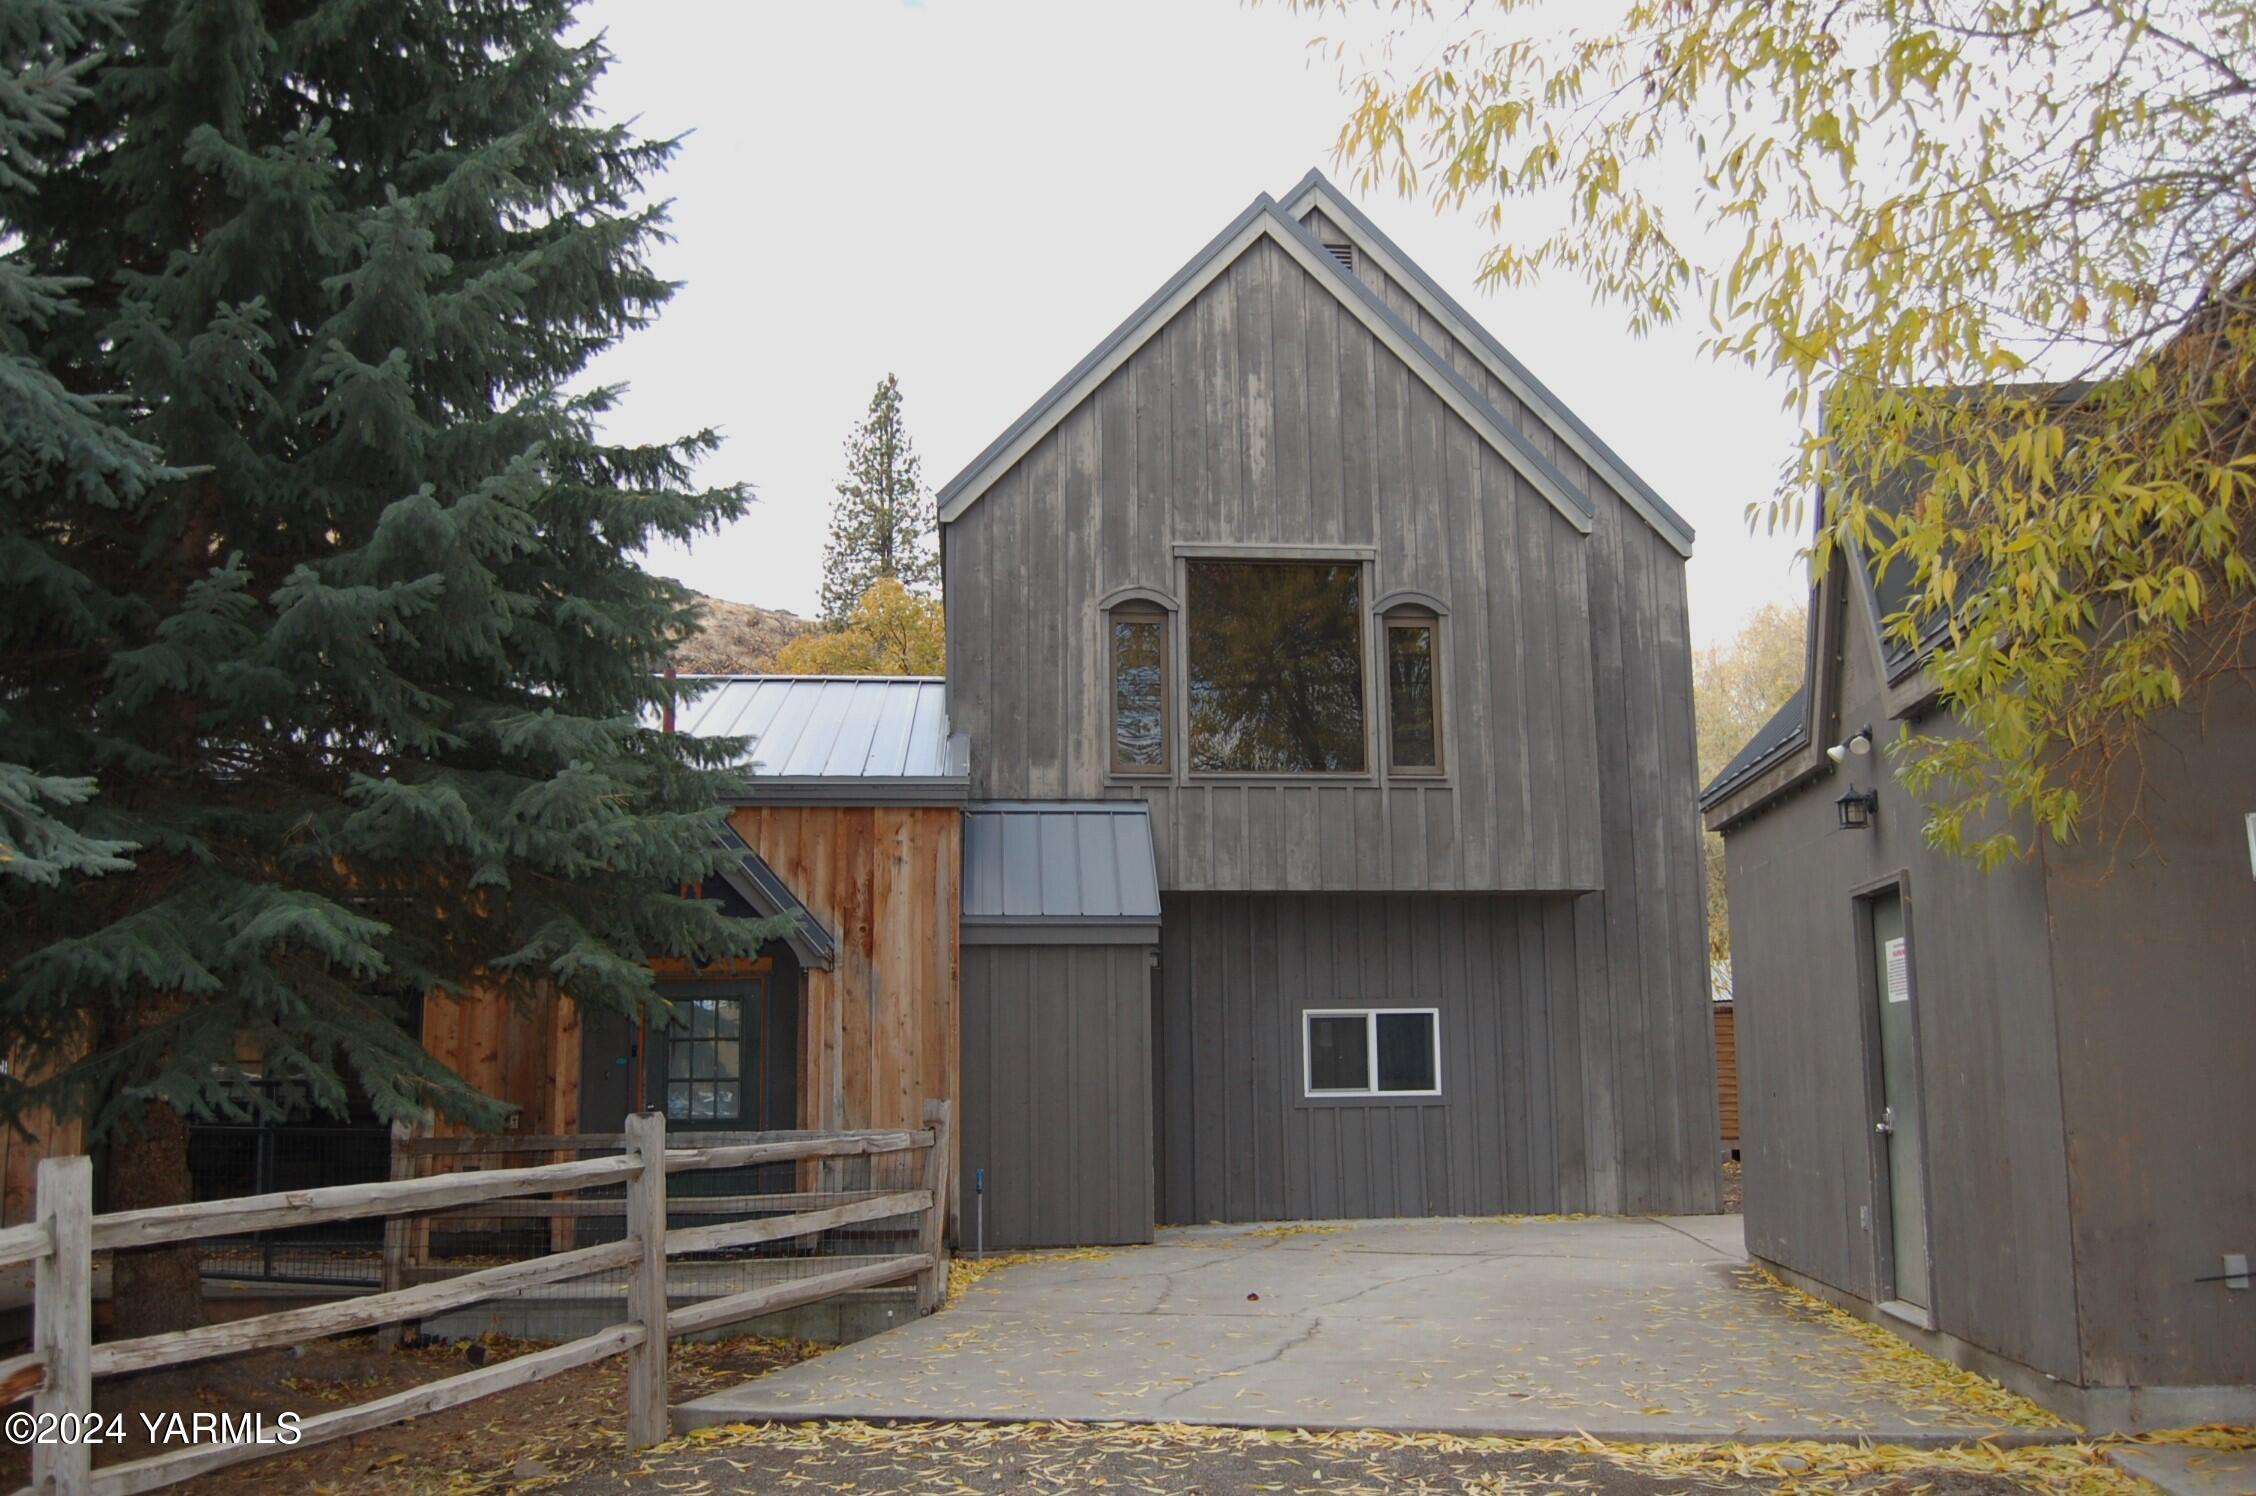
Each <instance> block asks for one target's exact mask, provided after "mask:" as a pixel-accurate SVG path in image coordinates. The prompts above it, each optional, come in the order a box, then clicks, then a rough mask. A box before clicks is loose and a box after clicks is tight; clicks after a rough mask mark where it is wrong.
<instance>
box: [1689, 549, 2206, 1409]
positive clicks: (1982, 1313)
mask: <svg viewBox="0 0 2256 1496" xmlns="http://www.w3.org/2000/svg"><path fill="white" fill-rule="evenodd" d="M1828 592H1829V595H1830V596H1831V597H1833V598H1835V599H1839V598H1840V597H1841V596H1842V589H1828ZM1836 605H1837V604H1836ZM1848 606H1850V607H1852V608H1860V607H1863V606H1864V604H1863V603H1862V601H1861V600H1860V599H1852V600H1850V601H1849V603H1848ZM1831 636H1832V637H1834V638H1845V640H1846V644H1845V648H1844V649H1843V651H1842V659H1841V664H1840V668H1841V681H1842V684H1841V704H1840V707H1839V709H1838V710H1837V711H1835V712H1834V713H1833V715H1832V716H1831V717H1830V718H1829V719H1828V720H1826V721H1822V722H1820V723H1818V724H1817V727H1818V732H1817V739H1818V741H1819V742H1837V741H1839V740H1840V738H1841V737H1842V736H1843V735H1844V733H1845V732H1846V731H1848V730H1853V728H1854V727H1857V726H1861V725H1863V724H1865V723H1867V722H1871V723H1874V724H1876V725H1877V724H1881V723H1885V722H1886V721H1887V717H1886V714H1885V712H1884V711H1883V710H1881V699H1880V695H1881V685H1880V679H1879V670H1878V657H1877V653H1876V648H1875V646H1874V643H1873V634H1872V629H1871V627H1870V624H1869V621H1868V620H1866V619H1861V618H1858V617H1854V616H1852V617H1850V618H1849V619H1848V621H1847V626H1846V627H1845V628H1842V629H1837V630H1836V631H1835V632H1833V633H1832V635H1831ZM1844 723H1846V724H1848V726H1847V727H1844V725H1843V724H1844ZM1926 730H1942V731H1947V730H1949V728H1948V724H1947V723H1942V722H1930V723H1928V724H1927V725H1926ZM1873 762H1877V761H1876V760H1875V761H1873ZM1874 773H1875V771H1874V770H1871V769H1864V770H1859V771H1857V772H1856V773H1855V774H1854V775H1853V776H1851V775H1846V774H1841V773H1831V774H1824V775H1820V776H1819V777H1818V778H1817V779H1816V780H1814V781H1813V782H1812V783H1811V784H1809V785H1807V786H1805V787H1803V788H1802V789H1800V790H1798V791H1796V792H1795V793H1794V794H1792V795H1790V796H1788V797H1787V798H1786V799H1784V800H1783V801H1781V802H1780V803H1779V804H1778V805H1777V806H1775V807H1774V808H1772V809H1770V810H1767V811H1765V812H1763V813H1761V814H1759V815H1757V816H1755V817H1753V818H1752V819H1750V820H1748V821H1746V822H1744V823H1743V824H1741V825H1739V826H1738V827H1735V828H1734V829H1733V830H1732V832H1731V834H1730V835H1729V836H1727V837H1726V838H1725V841H1724V856H1725V869H1726V874H1727V876H1728V878H1729V880H1730V889H1731V936H1732V939H1731V955H1732V962H1731V964H1732V997H1733V1005H1734V1007H1735V1008H1736V1009H1737V1016H1738V1017H1740V1018H1743V1019H1745V1020H1746V1021H1745V1022H1744V1023H1741V1024H1739V1025H1738V1040H1739V1068H1740V1098H1739V1100H1740V1113H1741V1121H1742V1127H1743V1131H1744V1137H1743V1138H1742V1140H1741V1145H1740V1151H1741V1157H1742V1158H1743V1159H1744V1161H1745V1166H1746V1192H1747V1206H1746V1210H1747V1248H1748V1250H1749V1251H1750V1252H1752V1253H1754V1254H1755V1255H1756V1256H1758V1257H1762V1258H1765V1259H1767V1260H1769V1261H1772V1262H1776V1263H1779V1264H1781V1265H1783V1266H1785V1267H1789V1268H1792V1269H1794V1270H1795V1271H1797V1272H1801V1273H1805V1274H1807V1275H1809V1276H1810V1277H1812V1278H1815V1279H1817V1280H1818V1281H1820V1282H1822V1283H1827V1284H1830V1285H1832V1286H1833V1287H1835V1288H1838V1289H1841V1290H1843V1291H1845V1292H1847V1293H1851V1294H1854V1295H1856V1296H1858V1297H1860V1298H1863V1299H1867V1300H1871V1299H1875V1298H1877V1297H1880V1296H1882V1295H1881V1288H1882V1282H1881V1265H1880V1258H1879V1243H1878V1240H1877V1238H1876V1226H1877V1224H1878V1222H1879V1221H1880V1220H1881V1219H1882V1218H1881V1216H1880V1215H1879V1213H1878V1203H1877V1202H1878V1196H1879V1190H1880V1186H1879V1183H1878V1181H1879V1179H1880V1178H1881V1177H1882V1176H1880V1175H1879V1174H1878V1172H1877V1171H1878V1168H1879V1152H1878V1149H1877V1145H1876V1139H1875V1135H1874V1133H1873V1122H1874V1121H1875V1119H1876V1118H1877V1117H1878V1116H1879V1105H1878V1102H1877V1101H1876V1100H1874V1099H1873V1096H1874V1092H1873V1090H1872V1086H1873V1085H1874V1084H1875V1079H1876V1072H1874V1071H1873V1070H1872V1069H1870V1068H1869V1067H1870V1066H1871V1064H1872V1061H1871V1060H1870V1058H1869V1055H1870V1050H1869V1049H1868V1045H1867V1038H1866V1024H1867V1022H1868V1015H1867V1013H1866V1007H1867V1002H1866V998H1865V995H1864V991H1863V988H1862V986H1861V985H1860V970H1859V969H1860V967H1861V966H1862V965H1863V963H1865V962H1867V961H1869V960H1870V959H1871V957H1870V953H1869V951H1868V950H1867V949H1865V948H1864V947H1863V945H1862V944H1861V943H1860V942H1859V940H1858V937H1857V929H1856V923H1855V911H1854V908H1853V903H1852V896H1853V891H1854V890H1856V889H1859V888H1864V887H1869V886H1870V885H1871V884H1872V883H1874V882H1875V881H1876V880H1879V879H1881V878H1884V877H1888V876H1891V875H1893V874H1895V873H1896V872H1898V871H1905V872H1906V873H1907V878H1908V882H1907V885H1906V907H1907V909H1908V910H1909V911H1910V917H1911V929H1910V952H1911V963H1912V982H1913V991H1914V994H1915V1003H1916V1006H1917V1010H1918V1011H1917V1013H1916V1015H1915V1021H1916V1023H1917V1026H1918V1044H1919V1052H1920V1057H1921V1059H1920V1077H1921V1084H1922V1092H1923V1096H1922V1109H1923V1111H1924V1114H1925V1123H1926V1128H1925V1135H1926V1136H1925V1144H1926V1175H1927V1223H1928V1225H1927V1229H1928V1251H1929V1256H1930V1258H1931V1260H1932V1262H1933V1298H1932V1307H1933V1311H1934V1316H1935V1327H1936V1328H1937V1329H1939V1330H1941V1331H1943V1332H1944V1333H1946V1334H1950V1335H1955V1336H1958V1337H1959V1338H1961V1339H1963V1340H1967V1341H1970V1342H1972V1343H1973V1344H1975V1345H1979V1346H1984V1347H1987V1348H1989V1349H1990V1350H1993V1351H1996V1352H1998V1353H2000V1354H2002V1355H2005V1356H2007V1357H2009V1358H2011V1359H2013V1360H2015V1361H2019V1362H2021V1363H2022V1364H2023V1365H2026V1366H2030V1367H2034V1368H2036V1369H2037V1370H2039V1371H2042V1372H2046V1373H2049V1374H2051V1375H2053V1376H2057V1377H2061V1378H2063V1379H2066V1380H2070V1381H2074V1380H2077V1378H2078V1371H2079V1366H2078V1351H2077V1334H2076V1315H2077V1296H2076V1291H2075V1280H2074V1264H2073V1262H2072V1261H2071V1257H2070V1247H2069V1193H2068V1179H2069V1176H2068V1160H2067V1157H2066V1154H2065V1151H2064V1143H2063V1137H2062V1129H2061V1114H2062V1106H2063V1097H2062V1090H2061V1071H2060V1047H2059V1044H2060V1036H2059V1034H2058V1033H2057V1031H2056V1028H2055V1015H2054V1006H2053V980H2054V979H2053V961H2052V953H2051V950H2050V948H2049V941H2048V936H2047V929H2046V914H2045V893H2044V874H2043V869H2042V868H2041V867H2040V866H2038V865H2036V864H2034V863H2020V862H2014V863H2008V864H2006V865H2005V866H2003V867H2001V868H1999V869H1998V870H1997V871H1995V872H1994V873H1989V874H1984V873H1983V872H1981V871H1980V869H1979V868H1977V867H1976V866H1975V865H1974V864H1973V863H1972V862H1971V861H1968V860H1964V859H1960V858H1954V857H1950V856H1946V855H1944V854H1941V853H1938V852H1935V851H1933V850H1931V849H1929V848H1928V847H1927V846H1926V845H1925V843H1924V841H1923V840H1922V838H1921V836H1920V823H1921V819H1922V817H1921V814H1920V807H1919V803H1918V801H1917V800H1916V799H1915V798H1913V797H1912V796H1911V795H1909V794H1907V793H1905V791H1904V790H1903V788H1902V787H1901V786H1900V785H1898V784H1897V783H1895V781H1894V780H1893V778H1892V777H1890V776H1888V775H1887V774H1886V773H1885V772H1884V771H1879V772H1878V788H1879V792H1880V811H1879V815H1878V816H1877V817H1876V818H1875V821H1874V824H1873V826H1872V828H1871V829H1870V830H1867V831H1861V832H1848V831H1843V830H1841V829H1840V827H1839V819H1838V816H1837V814H1836V813H1835V810H1834V807H1833V800H1834V797H1835V796H1837V795H1839V794H1840V793H1841V791H1842V790H1843V789H1844V788H1846V781H1847V779H1848V778H1850V777H1854V778H1855V779H1856V780H1857V783H1858V786H1859V787H1860V788H1866V787H1871V786H1872V785H1873V783H1874ZM2119 1120H2120V1119H2119V1118H2117V1119H2113V1121H2119ZM2111 1125H2112V1122H2111ZM2152 1164H2153V1160H2147V1161H2146V1166H2148V1167H2151V1166H2152ZM2150 1224H2151V1223H2150ZM2211 1270H2212V1271H2214V1269H2211Z"/></svg>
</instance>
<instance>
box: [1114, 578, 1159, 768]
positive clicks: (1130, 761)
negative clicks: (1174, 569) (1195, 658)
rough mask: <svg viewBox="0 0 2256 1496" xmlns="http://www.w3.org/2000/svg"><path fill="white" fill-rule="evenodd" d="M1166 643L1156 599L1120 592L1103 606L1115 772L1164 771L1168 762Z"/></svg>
mask: <svg viewBox="0 0 2256 1496" xmlns="http://www.w3.org/2000/svg"><path fill="white" fill-rule="evenodd" d="M1167 643H1168V641H1167V609H1166V607H1165V606H1164V605H1163V604H1161V603H1160V602H1158V601H1157V600H1155V599H1153V598H1149V597H1143V596H1129V597H1124V598H1122V599H1121V600H1120V601H1118V602H1116V603H1114V604H1113V605H1112V606H1111V607H1110V608H1109V609H1108V610H1107V611H1106V613H1105V655H1106V659H1107V661H1108V663H1109V670H1110V681H1111V690H1110V692H1109V695H1110V699H1111V707H1110V711H1109V713H1108V715H1109V717H1110V719H1111V720H1110V723H1109V724H1108V725H1109V728H1110V732H1111V737H1112V756H1111V763H1112V771H1113V772H1114V773H1115V774H1165V773H1166V772H1167V771H1168V769H1169V767H1170V760H1169V757H1168V740H1169V737H1170V734H1169V732H1168V730H1167V729H1168V721H1167V717H1168V711H1167V698H1168V669H1167Z"/></svg>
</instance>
